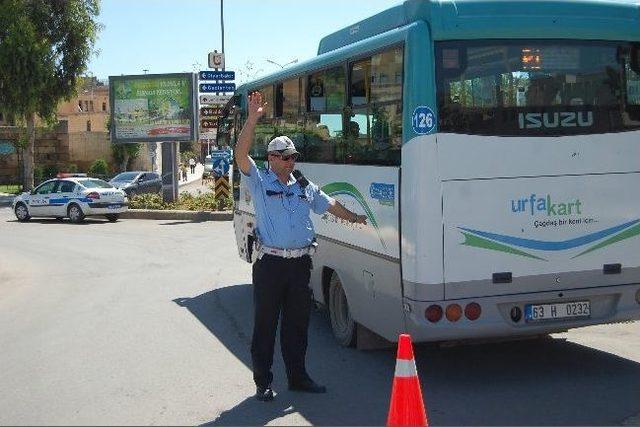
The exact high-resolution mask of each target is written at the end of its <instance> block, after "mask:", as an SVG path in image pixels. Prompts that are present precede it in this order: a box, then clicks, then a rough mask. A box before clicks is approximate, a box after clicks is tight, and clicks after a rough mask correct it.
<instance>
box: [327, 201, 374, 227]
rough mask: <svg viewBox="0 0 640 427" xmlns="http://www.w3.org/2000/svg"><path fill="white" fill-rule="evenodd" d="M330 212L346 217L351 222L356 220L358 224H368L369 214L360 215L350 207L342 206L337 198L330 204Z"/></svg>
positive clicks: (339, 216) (342, 217)
mask: <svg viewBox="0 0 640 427" xmlns="http://www.w3.org/2000/svg"><path fill="white" fill-rule="evenodd" d="M328 210H329V213H331V214H333V215H335V216H337V217H338V218H341V219H346V220H347V221H349V222H355V223H357V224H366V223H367V216H366V215H358V214H357V213H355V212H351V211H350V210H349V209H347V208H345V207H344V206H342V203H340V202H339V201H337V200H335V199H334V200H333V202H332V203H330V204H329V209H328Z"/></svg>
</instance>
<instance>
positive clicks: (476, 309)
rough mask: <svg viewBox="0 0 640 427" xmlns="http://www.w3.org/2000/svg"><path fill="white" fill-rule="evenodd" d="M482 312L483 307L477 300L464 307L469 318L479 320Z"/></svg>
mask: <svg viewBox="0 0 640 427" xmlns="http://www.w3.org/2000/svg"><path fill="white" fill-rule="evenodd" d="M480 313H482V308H481V307H480V304H478V303H477V302H472V303H470V304H467V306H466V307H465V308H464V315H465V316H466V318H467V319H469V320H478V317H480Z"/></svg>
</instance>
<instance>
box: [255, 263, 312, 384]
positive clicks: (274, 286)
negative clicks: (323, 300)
mask: <svg viewBox="0 0 640 427" xmlns="http://www.w3.org/2000/svg"><path fill="white" fill-rule="evenodd" d="M310 274H311V257H310V256H308V255H305V256H303V257H300V258H288V259H287V258H281V257H277V256H272V255H264V256H263V257H262V258H261V259H259V260H258V261H256V262H255V264H253V301H254V324H253V339H252V342H251V360H252V362H253V380H254V381H255V383H256V386H258V387H267V386H269V385H271V382H272V381H273V373H272V372H271V366H272V365H273V350H274V345H275V339H276V330H277V328H278V319H280V348H281V350H282V358H283V360H284V364H285V366H286V369H287V378H288V380H289V382H298V381H301V380H304V379H307V378H308V375H307V371H306V368H305V356H306V353H307V331H308V329H309V314H310V312H311V289H309V278H310Z"/></svg>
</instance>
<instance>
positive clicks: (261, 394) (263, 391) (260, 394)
mask: <svg viewBox="0 0 640 427" xmlns="http://www.w3.org/2000/svg"><path fill="white" fill-rule="evenodd" d="M256 399H258V400H260V401H262V402H270V401H272V400H273V390H272V389H271V387H256Z"/></svg>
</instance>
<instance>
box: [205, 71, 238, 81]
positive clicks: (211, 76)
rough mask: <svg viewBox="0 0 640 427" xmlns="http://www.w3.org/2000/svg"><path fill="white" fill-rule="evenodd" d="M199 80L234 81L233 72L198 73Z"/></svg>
mask: <svg viewBox="0 0 640 427" xmlns="http://www.w3.org/2000/svg"><path fill="white" fill-rule="evenodd" d="M199 76H200V80H235V79H236V72H235V71H200V74H199Z"/></svg>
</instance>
